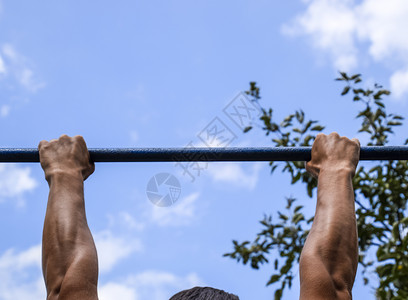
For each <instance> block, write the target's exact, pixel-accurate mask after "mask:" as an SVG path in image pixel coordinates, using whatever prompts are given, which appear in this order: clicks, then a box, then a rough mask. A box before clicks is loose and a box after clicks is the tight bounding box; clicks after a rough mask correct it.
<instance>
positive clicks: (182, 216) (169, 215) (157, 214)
mask: <svg viewBox="0 0 408 300" xmlns="http://www.w3.org/2000/svg"><path fill="white" fill-rule="evenodd" d="M199 196H200V194H199V193H192V194H190V195H188V196H186V197H184V198H181V199H179V200H177V202H176V203H174V204H173V205H172V206H169V207H158V206H155V205H150V207H151V220H152V222H153V223H155V224H157V225H159V226H172V227H175V226H185V225H189V224H190V223H191V222H192V221H193V220H194V218H195V217H196V201H197V199H198V198H199Z"/></svg>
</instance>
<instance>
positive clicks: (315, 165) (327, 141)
mask: <svg viewBox="0 0 408 300" xmlns="http://www.w3.org/2000/svg"><path fill="white" fill-rule="evenodd" d="M359 158H360V142H359V140H358V139H356V138H354V139H351V140H349V139H348V138H346V137H340V136H339V135H338V134H337V133H336V132H333V133H331V134H330V135H325V134H323V133H319V134H318V135H317V136H316V139H315V141H314V143H313V147H312V159H311V160H310V161H308V162H307V163H306V170H307V171H308V172H309V173H310V174H311V175H312V176H313V177H315V178H318V177H319V174H320V172H322V171H323V170H326V169H330V170H338V171H341V170H345V171H349V172H350V173H351V177H354V175H355V172H356V168H357V164H358V161H359Z"/></svg>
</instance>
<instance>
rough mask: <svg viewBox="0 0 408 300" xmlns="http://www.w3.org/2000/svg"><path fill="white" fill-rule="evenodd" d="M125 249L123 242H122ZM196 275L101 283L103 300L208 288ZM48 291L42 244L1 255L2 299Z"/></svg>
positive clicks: (157, 274) (147, 274) (144, 275)
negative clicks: (43, 275)
mask: <svg viewBox="0 0 408 300" xmlns="http://www.w3.org/2000/svg"><path fill="white" fill-rule="evenodd" d="M119 244H120V245H121V246H123V243H122V242H119ZM205 285H206V284H205V283H204V281H203V280H202V279H201V278H200V277H199V276H198V275H197V274H196V273H194V272H192V273H189V274H187V275H185V276H178V275H176V274H173V273H171V272H167V271H160V270H146V271H144V272H140V273H136V274H129V275H127V276H125V277H123V279H121V280H117V281H112V280H110V281H108V282H107V283H104V284H100V285H99V289H98V294H99V299H100V300H116V299H121V300H144V299H152V300H162V299H169V298H170V297H171V296H172V295H173V294H175V293H177V292H179V291H181V290H185V289H189V288H192V287H194V286H205ZM45 298H46V288H45V284H44V280H43V277H42V273H41V244H38V245H35V246H33V247H30V248H29V249H27V250H24V251H20V252H17V251H15V250H14V249H9V250H7V251H5V252H4V253H3V254H1V255H0V299H1V300H15V299H35V300H40V299H45Z"/></svg>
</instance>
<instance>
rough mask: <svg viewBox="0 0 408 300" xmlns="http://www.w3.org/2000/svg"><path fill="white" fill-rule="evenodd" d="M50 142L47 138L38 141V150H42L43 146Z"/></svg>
mask: <svg viewBox="0 0 408 300" xmlns="http://www.w3.org/2000/svg"><path fill="white" fill-rule="evenodd" d="M47 144H48V142H47V141H46V140H42V141H40V142H39V143H38V150H40V149H41V148H43V147H44V146H45V145H47Z"/></svg>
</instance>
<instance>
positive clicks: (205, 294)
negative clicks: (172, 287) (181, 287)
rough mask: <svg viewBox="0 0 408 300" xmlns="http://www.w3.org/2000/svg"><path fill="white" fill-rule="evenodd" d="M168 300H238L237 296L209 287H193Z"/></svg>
mask: <svg viewBox="0 0 408 300" xmlns="http://www.w3.org/2000/svg"><path fill="white" fill-rule="evenodd" d="M170 300H239V298H238V296H236V295H233V294H230V293H227V292H224V291H222V290H218V289H214V288H211V287H199V286H196V287H193V288H192V289H189V290H185V291H181V292H178V293H177V294H175V295H174V296H173V297H171V298H170Z"/></svg>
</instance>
